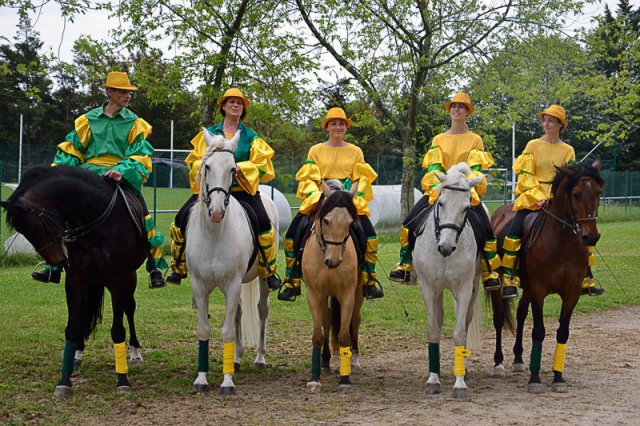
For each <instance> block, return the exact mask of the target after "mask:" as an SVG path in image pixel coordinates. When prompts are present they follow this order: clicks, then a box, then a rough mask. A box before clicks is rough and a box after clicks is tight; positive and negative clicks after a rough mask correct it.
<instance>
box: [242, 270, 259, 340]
mask: <svg viewBox="0 0 640 426" xmlns="http://www.w3.org/2000/svg"><path fill="white" fill-rule="evenodd" d="M240 300H241V307H242V317H241V318H240V324H241V327H242V345H243V346H245V347H248V348H255V347H257V346H258V341H259V339H260V316H259V314H258V301H259V300H260V279H259V278H257V277H256V278H254V279H253V281H250V282H248V283H246V284H243V285H242V288H241V290H240Z"/></svg>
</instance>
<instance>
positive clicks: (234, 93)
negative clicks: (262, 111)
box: [218, 87, 249, 111]
mask: <svg viewBox="0 0 640 426" xmlns="http://www.w3.org/2000/svg"><path fill="white" fill-rule="evenodd" d="M229 98H240V99H242V103H243V104H244V109H245V111H246V110H247V108H249V99H247V98H245V97H244V95H243V94H242V92H241V91H240V89H236V88H235V87H232V88H231V89H227V91H226V92H224V95H222V96H221V97H220V99H218V105H220V106H222V104H223V103H224V101H226V100H227V99H229Z"/></svg>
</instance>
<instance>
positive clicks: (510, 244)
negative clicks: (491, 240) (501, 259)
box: [503, 237, 522, 253]
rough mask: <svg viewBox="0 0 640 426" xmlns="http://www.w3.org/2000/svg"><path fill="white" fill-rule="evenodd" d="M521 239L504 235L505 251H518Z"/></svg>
mask: <svg viewBox="0 0 640 426" xmlns="http://www.w3.org/2000/svg"><path fill="white" fill-rule="evenodd" d="M521 241H522V240H520V238H511V237H505V239H504V244H503V247H504V249H505V250H507V251H513V252H516V253H517V252H519V251H520V243H521Z"/></svg>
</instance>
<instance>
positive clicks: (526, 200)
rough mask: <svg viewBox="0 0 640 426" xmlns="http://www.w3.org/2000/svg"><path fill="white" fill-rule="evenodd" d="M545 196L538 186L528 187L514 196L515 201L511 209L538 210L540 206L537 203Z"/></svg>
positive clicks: (544, 198)
mask: <svg viewBox="0 0 640 426" xmlns="http://www.w3.org/2000/svg"><path fill="white" fill-rule="evenodd" d="M546 199H547V197H546V195H545V194H544V192H542V191H541V190H540V189H538V188H533V189H530V190H528V191H526V192H523V193H522V194H520V195H519V196H518V198H516V201H515V203H513V210H514V211H518V210H524V209H527V210H538V209H539V208H540V206H539V205H538V204H537V203H538V201H540V200H546Z"/></svg>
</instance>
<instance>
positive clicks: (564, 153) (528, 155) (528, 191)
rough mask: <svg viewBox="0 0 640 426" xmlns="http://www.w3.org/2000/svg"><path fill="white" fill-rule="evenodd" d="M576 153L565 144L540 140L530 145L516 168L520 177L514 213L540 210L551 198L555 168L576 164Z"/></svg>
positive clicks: (519, 159) (531, 142)
mask: <svg viewBox="0 0 640 426" xmlns="http://www.w3.org/2000/svg"><path fill="white" fill-rule="evenodd" d="M575 159H576V154H575V151H574V150H573V147H572V146H571V145H568V144H566V143H564V142H561V143H558V144H553V143H549V142H545V141H543V140H540V139H533V140H530V141H529V142H528V143H527V146H526V147H525V149H524V151H522V154H520V156H519V157H518V158H517V159H516V161H515V163H514V164H513V170H514V171H515V172H516V173H517V174H518V184H517V186H516V195H518V198H517V199H516V201H515V203H514V206H513V209H514V210H523V209H527V210H537V209H538V208H539V206H538V205H537V202H538V201H541V200H548V199H549V198H551V183H552V182H553V178H554V177H555V176H556V167H560V166H564V165H566V164H569V163H572V162H574V161H575Z"/></svg>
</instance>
